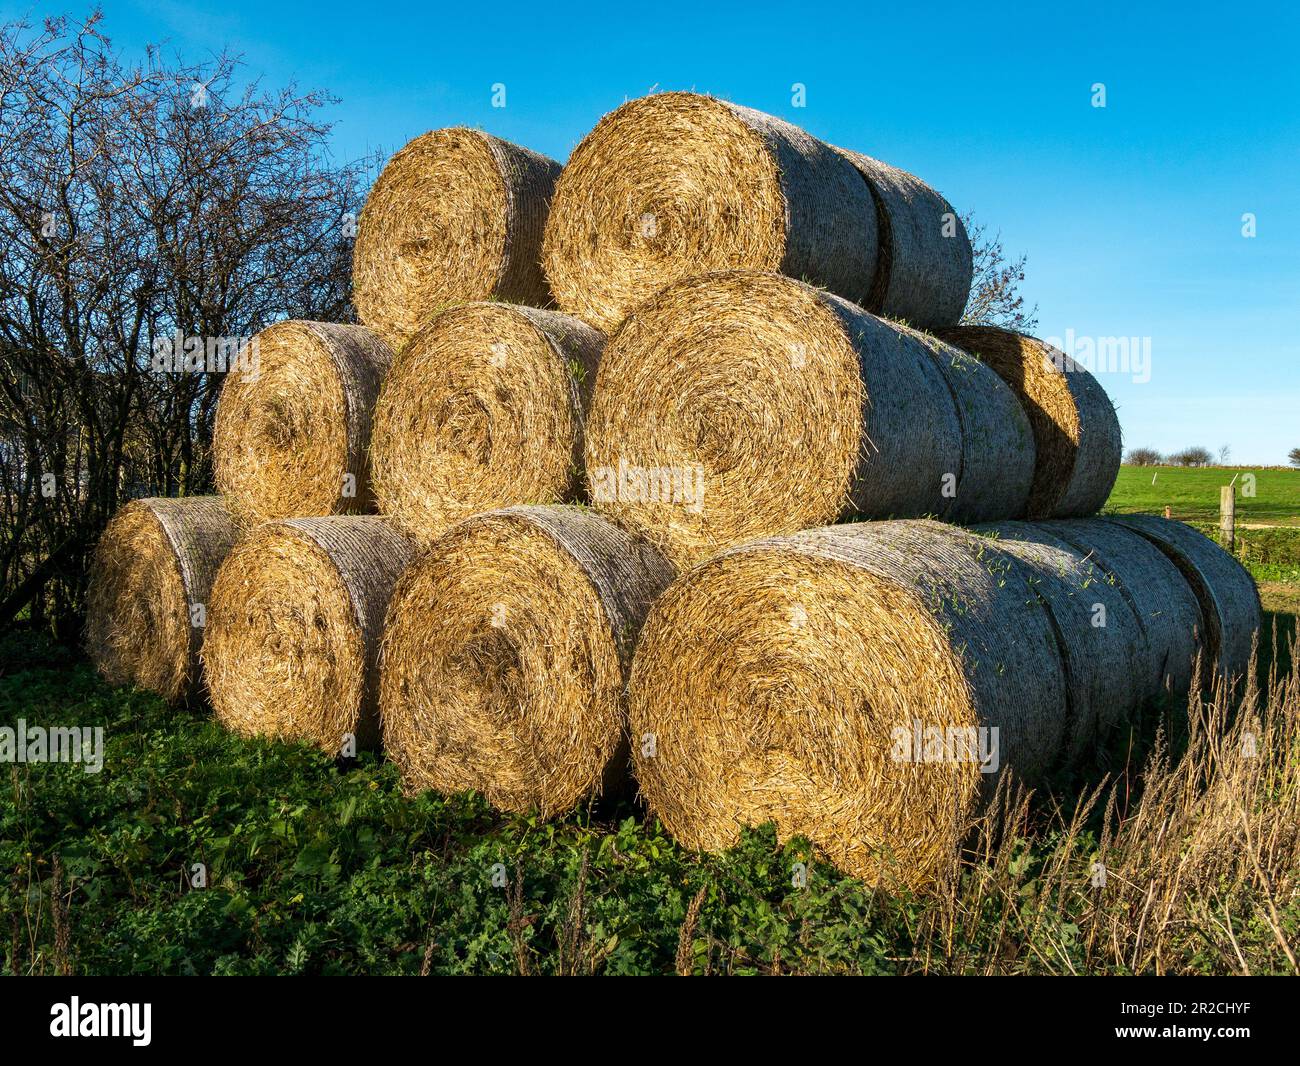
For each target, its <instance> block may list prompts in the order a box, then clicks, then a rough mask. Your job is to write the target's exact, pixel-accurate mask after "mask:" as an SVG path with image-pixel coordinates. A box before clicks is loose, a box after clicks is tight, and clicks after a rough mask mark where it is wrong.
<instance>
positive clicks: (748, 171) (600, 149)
mask: <svg viewBox="0 0 1300 1066" xmlns="http://www.w3.org/2000/svg"><path fill="white" fill-rule="evenodd" d="M876 247H877V237H876V212H875V205H874V203H873V202H872V199H871V193H870V191H869V189H868V188H867V185H866V183H865V182H864V181H863V180H862V178H861V176H860V175H859V174H858V173H857V171H856V170H855V169H854V167H853V165H852V164H851V163H850V162H849V161H848V160H847V159H845V158H844V157H843V156H841V155H840V154H839V153H837V152H836V151H834V150H833V149H832V148H830V147H829V146H828V145H826V144H823V143H822V142H821V141H818V140H816V139H815V138H813V137H811V136H809V135H808V134H807V133H805V132H804V131H803V130H801V129H799V128H797V127H795V126H792V125H790V124H789V123H788V122H784V121H782V120H781V119H778V118H773V117H772V116H771V115H765V114H762V113H761V112H758V111H753V110H751V109H750V108H747V107H741V106H739V105H737V104H731V103H727V102H725V101H723V100H717V99H714V98H713V97H709V96H702V95H698V94H695V93H683V92H670V93H658V94H656V95H653V96H647V97H643V98H641V99H639V100H632V101H630V102H629V103H626V104H624V105H623V106H622V107H620V108H618V109H617V110H616V111H613V112H611V113H610V114H608V115H606V116H605V117H604V118H603V119H601V121H600V123H599V124H598V125H597V126H596V128H595V129H594V130H593V131H592V132H591V133H590V134H588V135H587V137H586V138H584V139H583V141H582V143H581V144H579V145H578V147H577V148H575V149H574V151H573V154H572V156H571V157H570V158H569V162H568V165H567V166H566V167H565V169H564V174H563V175H562V176H561V177H560V180H559V182H558V183H557V184H556V187H555V200H554V203H553V204H552V205H551V214H550V218H549V219H548V220H547V224H546V238H545V241H544V244H543V250H542V257H543V264H544V266H545V269H546V276H547V279H548V280H549V281H550V285H551V290H552V292H554V294H555V299H556V301H557V303H558V304H559V306H560V307H561V309H563V310H565V311H568V312H569V313H570V314H574V315H577V316H578V317H579V318H582V319H583V320H585V321H587V322H590V323H592V325H595V326H597V327H599V328H601V329H603V330H605V331H606V332H609V331H611V330H612V329H613V328H614V327H615V326H617V325H618V324H619V322H621V321H622V320H623V318H625V317H626V316H627V314H628V313H629V312H630V311H631V310H632V308H633V307H635V306H636V305H637V304H639V303H641V302H642V301H643V300H645V299H647V298H649V297H650V296H652V295H653V294H654V293H656V292H658V291H659V290H660V289H662V288H663V287H664V286H666V285H669V284H671V283H672V282H675V281H678V280H680V279H682V278H686V277H690V276H693V275H696V274H703V273H708V272H710V271H716V270H726V269H731V268H747V269H754V270H768V271H781V272H782V273H784V274H788V275H789V276H791V277H796V278H803V279H805V280H807V281H810V282H812V283H814V284H817V285H822V286H825V287H826V288H828V289H830V290H831V291H833V292H837V293H839V294H840V295H842V296H845V297H847V298H848V299H850V300H856V301H858V302H861V301H862V300H864V299H865V298H866V296H867V294H868V292H869V290H870V287H871V282H872V277H873V275H874V272H875V264H876Z"/></svg>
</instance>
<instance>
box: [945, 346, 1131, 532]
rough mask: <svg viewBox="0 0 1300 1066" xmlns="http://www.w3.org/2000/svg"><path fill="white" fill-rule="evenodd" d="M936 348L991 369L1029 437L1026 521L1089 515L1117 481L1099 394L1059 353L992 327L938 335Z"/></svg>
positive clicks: (1107, 417)
mask: <svg viewBox="0 0 1300 1066" xmlns="http://www.w3.org/2000/svg"><path fill="white" fill-rule="evenodd" d="M938 336H939V338H940V339H941V340H945V341H947V342H948V343H949V344H953V345H956V346H957V347H958V348H962V349H965V350H966V351H967V352H970V353H971V354H972V355H974V356H975V357H976V358H978V359H979V360H980V361H981V362H983V363H986V364H988V365H989V366H990V367H992V368H993V369H994V370H995V371H996V372H997V374H998V376H999V377H1001V378H1002V380H1003V381H1005V382H1006V383H1007V385H1009V386H1010V387H1011V390H1012V392H1014V393H1015V394H1016V397H1017V398H1018V399H1019V400H1020V403H1021V405H1022V406H1023V407H1024V410H1025V413H1026V414H1027V415H1028V416H1029V424H1030V426H1031V427H1032V429H1033V433H1034V442H1035V445H1036V446H1037V452H1038V461H1037V464H1036V466H1035V469H1034V484H1033V488H1032V489H1031V490H1030V494H1029V517H1030V518H1072V517H1077V516H1082V515H1089V514H1094V513H1095V512H1096V511H1098V510H1100V509H1101V507H1102V506H1103V505H1104V504H1105V502H1106V499H1107V497H1109V496H1110V491H1111V489H1112V488H1114V487H1115V478H1116V477H1117V476H1118V474H1119V464H1120V457H1121V454H1122V441H1121V438H1120V428H1119V419H1118V418H1117V417H1116V416H1115V408H1114V406H1113V405H1112V404H1111V402H1110V398H1109V397H1108V396H1107V395H1106V391H1105V390H1104V389H1103V388H1102V387H1101V385H1100V384H1099V383H1098V381H1097V379H1096V378H1095V377H1093V376H1092V374H1091V373H1089V372H1088V371H1087V370H1086V369H1085V368H1084V367H1082V366H1080V365H1079V364H1078V363H1076V362H1075V361H1074V360H1073V359H1071V358H1070V357H1069V356H1068V355H1066V354H1065V353H1064V352H1061V351H1058V350H1057V349H1055V348H1053V347H1051V346H1050V345H1047V344H1044V343H1043V342H1042V341H1039V340H1035V339H1034V338H1033V337H1026V336H1024V335H1023V334H1020V333H1013V332H1012V331H1010V330H1006V329H998V328H997V327H995V326H959V327H957V328H955V329H942V330H939V331H938Z"/></svg>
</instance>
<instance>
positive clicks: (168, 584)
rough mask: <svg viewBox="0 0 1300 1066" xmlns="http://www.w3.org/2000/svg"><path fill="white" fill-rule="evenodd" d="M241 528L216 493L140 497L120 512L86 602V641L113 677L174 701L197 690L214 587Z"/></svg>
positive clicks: (98, 553) (101, 549)
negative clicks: (220, 567)
mask: <svg viewBox="0 0 1300 1066" xmlns="http://www.w3.org/2000/svg"><path fill="white" fill-rule="evenodd" d="M235 536H236V533H235V525H234V523H233V522H232V521H231V518H230V512H229V511H228V510H227V509H226V505H225V503H224V501H222V500H221V499H220V498H219V497H216V496H191V497H187V498H183V499H145V500H134V501H133V502H131V503H129V504H127V505H126V506H125V507H123V508H122V509H121V510H120V511H118V513H117V514H116V515H114V517H113V519H112V521H111V522H109V523H108V526H107V527H106V528H105V529H104V533H103V535H102V536H101V537H100V539H99V545H98V547H97V548H96V550H95V557H94V564H93V567H92V570H91V573H90V587H89V590H88V592H87V602H86V648H87V650H88V652H89V653H90V657H91V659H92V660H93V661H94V663H95V665H96V666H97V667H98V668H99V671H100V673H102V674H103V675H104V677H105V678H107V679H108V680H109V682H111V683H112V684H115V685H119V684H126V683H131V684H135V685H137V686H139V687H140V688H146V689H149V690H151V691H153V692H157V693H158V694H159V695H161V696H162V697H163V698H165V699H166V700H168V701H175V700H179V699H181V698H183V697H185V696H187V695H190V694H191V693H192V692H193V691H194V690H195V688H196V687H197V684H196V683H197V680H198V673H199V671H198V661H199V660H198V656H199V647H200V645H201V643H202V640H203V634H204V631H205V630H204V626H205V622H206V619H207V604H208V595H209V592H210V591H211V588H212V581H213V578H214V577H215V576H216V573H217V568H218V567H219V566H220V565H221V562H222V560H223V559H225V557H226V553H227V552H229V551H230V548H231V546H232V545H233V544H234V542H235Z"/></svg>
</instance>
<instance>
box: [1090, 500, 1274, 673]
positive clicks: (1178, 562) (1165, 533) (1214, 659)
mask: <svg viewBox="0 0 1300 1066" xmlns="http://www.w3.org/2000/svg"><path fill="white" fill-rule="evenodd" d="M1111 521H1113V522H1116V523H1118V524H1120V525H1123V526H1126V527H1127V528H1129V529H1132V530H1134V531H1135V532H1137V533H1140V534H1141V535H1142V536H1144V537H1146V538H1147V540H1149V541H1150V542H1151V543H1152V544H1154V545H1155V546H1156V547H1157V548H1159V549H1160V550H1161V551H1162V552H1164V553H1165V555H1166V556H1167V557H1168V558H1169V559H1170V561H1171V562H1173V564H1174V565H1175V566H1176V567H1178V571H1179V573H1181V574H1182V575H1183V577H1184V578H1185V579H1186V580H1187V583H1188V585H1189V586H1191V590H1192V593H1193V595H1195V596H1196V599H1197V601H1198V602H1199V603H1200V605H1201V613H1202V615H1203V616H1204V618H1205V637H1206V641H1205V644H1206V658H1207V660H1208V662H1209V663H1213V664H1216V665H1217V668H1218V671H1219V673H1221V674H1222V675H1223V676H1224V677H1225V678H1226V679H1227V680H1228V681H1229V682H1233V683H1235V682H1236V681H1237V680H1238V679H1239V678H1241V677H1243V676H1244V675H1245V673H1246V671H1247V670H1248V669H1249V667H1250V659H1251V652H1252V651H1253V649H1254V645H1255V634H1256V633H1258V632H1259V627H1260V618H1261V607H1260V602H1259V590H1258V589H1257V588H1256V587H1255V581H1254V579H1253V578H1252V577H1251V576H1250V572H1249V571H1248V570H1247V569H1246V568H1245V567H1244V566H1242V565H1241V563H1239V562H1237V560H1236V559H1234V558H1233V557H1232V556H1231V555H1229V554H1228V553H1227V552H1226V551H1224V550H1223V549H1222V548H1220V547H1219V546H1218V545H1217V544H1215V543H1214V541H1212V540H1210V538H1209V537H1205V536H1202V535H1201V534H1200V533H1198V532H1197V531H1196V530H1194V529H1193V528H1192V527H1191V526H1188V525H1184V524H1183V523H1182V522H1172V521H1170V520H1169V519H1166V518H1157V517H1156V516H1155V515H1137V514H1135V515H1123V516H1119V517H1115V518H1113V519H1111Z"/></svg>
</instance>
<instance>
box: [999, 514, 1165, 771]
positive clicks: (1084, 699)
mask: <svg viewBox="0 0 1300 1066" xmlns="http://www.w3.org/2000/svg"><path fill="white" fill-rule="evenodd" d="M976 532H978V533H980V534H982V535H985V536H989V537H992V538H994V539H995V542H996V544H997V546H998V547H999V548H1000V549H1001V550H1002V551H1004V552H1006V553H1007V554H1009V555H1012V556H1014V557H1015V558H1016V559H1018V560H1020V562H1021V563H1023V564H1024V566H1025V567H1027V568H1028V570H1029V574H1028V575H1026V579H1027V581H1028V583H1029V585H1030V587H1031V588H1032V589H1033V591H1034V593H1035V594H1036V595H1037V597H1038V599H1039V601H1040V602H1041V603H1042V604H1043V606H1044V607H1045V608H1046V609H1047V612H1048V616H1049V618H1050V620H1051V623H1052V631H1053V634H1054V635H1055V637H1056V642H1057V647H1058V649H1059V651H1060V654H1061V664H1062V666H1063V668H1064V671H1065V695H1066V726H1065V737H1064V740H1063V743H1062V745H1061V764H1062V765H1063V766H1068V765H1071V764H1074V763H1077V762H1079V761H1081V760H1082V759H1084V758H1085V757H1086V756H1087V755H1088V754H1089V752H1091V751H1092V750H1093V749H1094V748H1095V746H1096V744H1097V741H1098V739H1099V738H1101V737H1103V736H1105V735H1106V733H1107V732H1108V731H1109V730H1110V729H1111V728H1112V727H1113V726H1114V725H1115V724H1116V723H1117V722H1121V721H1124V720H1126V719H1127V718H1128V717H1129V715H1130V714H1131V713H1132V711H1133V710H1134V709H1135V708H1136V707H1137V706H1138V704H1139V703H1140V702H1141V700H1142V699H1143V697H1144V696H1145V695H1147V694H1148V693H1147V683H1148V680H1149V679H1148V677H1147V665H1148V663H1149V662H1150V658H1151V655H1150V648H1149V646H1148V643H1147V634H1146V631H1145V629H1144V628H1143V626H1142V622H1141V620H1140V618H1139V617H1138V614H1137V611H1136V610H1135V607H1134V604H1133V603H1132V602H1131V600H1130V599H1129V598H1128V597H1127V596H1126V595H1125V593H1124V590H1123V589H1122V588H1121V587H1120V585H1119V582H1118V581H1117V580H1116V578H1115V577H1114V575H1113V574H1111V573H1108V572H1107V571H1106V570H1104V569H1103V568H1102V567H1101V566H1100V564H1099V563H1098V562H1097V561H1096V560H1095V559H1092V558H1090V557H1087V556H1086V554H1085V553H1084V552H1081V551H1080V550H1079V549H1078V548H1076V547H1074V546H1073V545H1072V544H1070V543H1069V542H1068V541H1067V540H1065V539H1064V538H1063V537H1057V536H1055V535H1054V533H1053V530H1052V527H1051V526H1048V525H1041V524H1032V523H1029V522H998V523H994V524H991V525H986V526H980V527H977V529H976Z"/></svg>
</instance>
